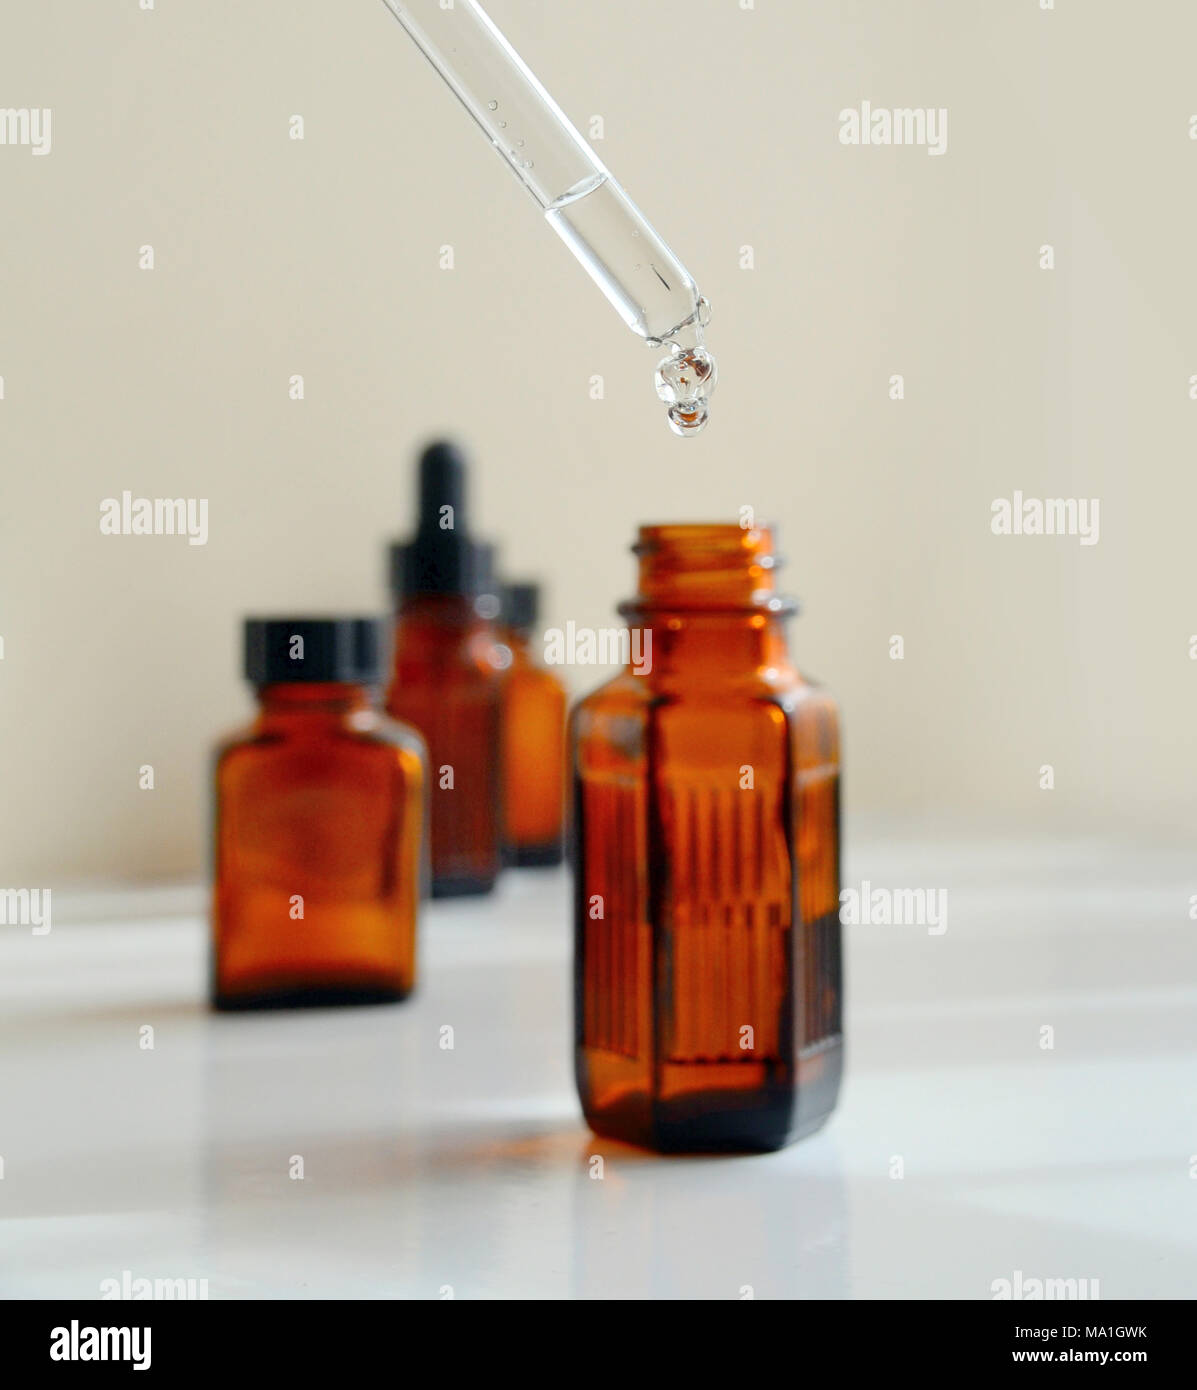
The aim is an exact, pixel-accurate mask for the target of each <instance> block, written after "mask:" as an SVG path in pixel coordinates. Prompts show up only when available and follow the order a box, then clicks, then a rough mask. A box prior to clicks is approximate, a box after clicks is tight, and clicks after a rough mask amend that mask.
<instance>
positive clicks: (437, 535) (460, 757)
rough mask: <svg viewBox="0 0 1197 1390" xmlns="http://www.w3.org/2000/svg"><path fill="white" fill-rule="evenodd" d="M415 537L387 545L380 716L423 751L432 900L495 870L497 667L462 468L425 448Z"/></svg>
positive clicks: (485, 883)
mask: <svg viewBox="0 0 1197 1390" xmlns="http://www.w3.org/2000/svg"><path fill="white" fill-rule="evenodd" d="M419 497H420V504H419V505H420V513H419V523H418V526H417V529H416V534H415V536H414V538H413V539H412V540H411V541H410V542H409V543H407V544H405V545H395V546H392V547H391V591H392V595H393V597H394V600H395V605H396V611H395V637H394V666H393V670H392V676H391V684H390V688H389V689H388V691H387V712H388V713H389V714H392V715H394V716H395V717H396V718H397V719H402V720H405V721H406V722H407V723H409V724H411V725H413V726H414V727H415V728H416V729H418V730H419V731H420V733H421V734H422V735H423V738H424V742H425V743H426V744H427V746H428V762H429V787H430V793H429V796H430V806H431V812H430V821H431V837H430V842H431V855H432V895H433V897H451V896H455V895H457V894H461V893H488V892H490V890H491V889H492V888H493V887H494V883H495V879H496V877H497V876H498V873H499V870H500V868H501V867H502V860H501V853H502V801H501V795H502V780H501V779H502V763H501V759H500V751H499V750H500V737H501V717H502V712H501V699H502V688H503V667H504V665H505V664H506V661H507V657H506V653H505V652H504V651H503V649H502V647H501V645H500V643H499V641H498V637H497V634H496V632H495V628H494V623H493V619H494V617H495V615H496V612H497V609H498V600H497V598H496V596H495V590H496V587H497V586H496V584H495V583H494V579H493V574H492V552H491V547H490V546H488V545H483V544H480V543H478V542H477V541H474V540H472V539H471V538H470V536H469V534H468V532H467V530H466V516H465V465H464V462H463V460H462V458H461V455H460V454H459V453H458V451H457V450H456V449H455V448H454V447H453V446H452V445H450V444H433V445H430V446H429V448H427V449H425V451H424V453H423V455H422V456H421V458H420V469H419Z"/></svg>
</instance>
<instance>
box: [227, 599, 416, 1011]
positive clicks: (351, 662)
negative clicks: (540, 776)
mask: <svg viewBox="0 0 1197 1390" xmlns="http://www.w3.org/2000/svg"><path fill="white" fill-rule="evenodd" d="M380 645H381V643H380V633H379V627H378V624H377V623H375V622H374V621H373V620H372V619H356V618H340V619H268V620H260V619H259V620H250V621H249V622H247V623H246V625H245V668H246V675H247V677H248V679H249V680H250V682H251V683H252V684H253V685H254V686H255V687H256V688H257V691H258V699H259V703H260V709H259V713H258V716H257V719H256V720H255V721H254V723H253V725H252V727H251V728H250V729H249V730H248V731H247V732H245V733H244V734H240V735H237V736H235V737H234V738H231V739H229V740H228V741H227V742H225V743H224V744H223V745H222V746H221V747H220V749H219V750H218V752H217V758H216V777H215V781H216V786H215V818H214V827H213V829H214V872H215V884H214V891H213V950H212V986H211V988H212V1002H213V1003H214V1004H215V1006H216V1007H217V1008H222V1009H236V1008H255V1007H270V1006H281V1005H300V1004H326V1003H370V1002H378V1001H383V1000H390V999H402V998H403V997H404V996H405V995H407V994H408V993H409V992H410V991H411V989H412V988H413V986H414V984H415V979H416V919H417V910H418V905H419V900H420V896H421V889H422V869H423V856H422V840H423V829H424V799H425V777H426V773H425V766H424V749H423V745H422V743H421V741H420V739H419V737H418V736H417V735H416V734H415V732H414V731H413V730H411V729H408V728H405V727H404V726H402V725H399V724H396V723H395V722H394V721H392V720H390V719H387V718H386V717H385V716H384V715H382V714H381V713H379V712H378V710H377V709H376V707H375V704H374V700H373V696H372V689H373V687H374V686H376V685H377V683H378V681H379V677H380V675H381V671H380Z"/></svg>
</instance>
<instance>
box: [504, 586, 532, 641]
mask: <svg viewBox="0 0 1197 1390" xmlns="http://www.w3.org/2000/svg"><path fill="white" fill-rule="evenodd" d="M500 602H501V604H502V608H501V616H502V621H503V622H505V623H506V624H507V626H508V627H513V628H515V629H516V630H517V631H521V632H522V631H525V630H526V629H528V628H530V627H533V626H535V623H536V620H537V618H538V617H539V616H540V585H539V584H525V583H521V584H504V585H503V590H502V593H501V595H500Z"/></svg>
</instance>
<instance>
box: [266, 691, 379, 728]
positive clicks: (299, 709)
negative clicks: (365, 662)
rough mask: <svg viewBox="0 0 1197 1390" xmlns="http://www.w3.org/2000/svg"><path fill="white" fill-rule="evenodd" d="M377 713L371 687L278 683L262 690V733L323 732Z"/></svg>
mask: <svg viewBox="0 0 1197 1390" xmlns="http://www.w3.org/2000/svg"><path fill="white" fill-rule="evenodd" d="M373 709H374V700H373V695H372V692H371V690H370V688H369V687H368V686H364V685H353V684H350V683H348V682H344V681H278V682H275V683H274V684H273V685H264V686H260V687H259V689H258V727H259V728H260V729H266V728H273V729H289V730H302V729H309V730H314V729H319V728H330V727H333V726H335V725H337V724H343V723H345V722H346V721H348V720H352V719H355V718H357V717H359V716H361V715H364V714H369V713H370V712H371V711H372V710H373Z"/></svg>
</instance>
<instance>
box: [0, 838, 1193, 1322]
mask: <svg viewBox="0 0 1197 1390" xmlns="http://www.w3.org/2000/svg"><path fill="white" fill-rule="evenodd" d="M862 878H868V879H869V880H871V882H872V883H873V884H874V885H876V886H886V887H943V888H946V889H947V890H948V919H947V930H946V932H945V933H944V934H943V935H938V936H936V935H931V934H929V933H928V931H927V929H926V928H925V927H892V926H891V927H885V926H872V927H855V928H851V929H850V930H849V931H848V957H847V960H848V971H849V975H848V990H849V1002H848V1009H847V1030H848V1046H849V1062H848V1075H847V1080H846V1084H845V1089H844V1092H843V1094H842V1097H841V1102H840V1106H839V1109H838V1111H837V1112H836V1115H835V1116H834V1118H833V1120H832V1122H831V1123H830V1124H829V1125H828V1126H827V1127H826V1128H825V1129H824V1130H823V1131H822V1132H820V1133H819V1134H817V1135H816V1136H814V1137H812V1138H810V1139H807V1140H805V1141H803V1142H801V1143H799V1144H797V1145H794V1146H793V1147H791V1148H789V1149H786V1150H784V1151H782V1152H780V1153H777V1154H771V1155H766V1156H755V1157H743V1158H710V1159H707V1158H658V1157H655V1156H653V1155H650V1154H645V1153H641V1152H639V1151H637V1150H633V1149H630V1148H625V1147H623V1146H621V1145H619V1144H615V1143H611V1142H609V1141H606V1140H599V1139H596V1138H595V1137H594V1136H592V1135H591V1134H590V1133H589V1131H588V1130H587V1129H586V1127H585V1126H584V1125H583V1123H582V1121H581V1117H580V1114H579V1111H578V1107H577V1103H576V1099H575V1095H574V1090H573V1081H572V1060H571V1024H570V985H569V975H570V949H571V945H570V941H571V927H570V921H569V911H568V892H567V877H566V875H565V873H564V871H562V872H557V871H549V872H545V871H529V872H523V873H519V874H515V873H512V874H508V875H507V876H506V877H505V879H504V881H503V883H502V885H501V887H500V890H499V891H498V893H497V894H495V895H494V896H493V897H491V898H484V899H474V900H461V901H458V902H451V903H439V902H438V903H434V904H431V905H430V906H429V908H428V909H427V910H426V914H425V919H424V927H423V951H422V981H421V987H420V990H419V993H418V996H416V997H414V998H413V999H412V1000H410V1001H408V1002H407V1003H405V1004H401V1005H393V1006H389V1007H374V1008H351V1009H338V1010H320V1011H302V1012H293V1013H266V1014H254V1015H222V1016H214V1015H212V1014H210V1013H208V1012H207V1010H206V1008H205V1005H204V973H205V954H206V947H205V927H204V920H203V911H202V895H201V893H200V892H199V890H197V889H191V890H187V889H183V890H171V891H163V890H155V891H142V892H133V893H124V894H116V895H114V894H111V893H100V894H91V895H87V896H83V897H76V898H74V899H67V898H66V896H65V895H62V894H56V895H55V912H54V926H53V930H52V931H51V932H50V933H49V934H48V935H45V936H34V935H33V934H32V933H31V932H30V930H29V929H28V928H17V927H4V928H2V929H0V1157H2V1158H3V1165H4V1166H3V1178H2V1180H0V1216H3V1218H4V1224H3V1238H2V1240H0V1294H4V1295H7V1296H13V1295H32V1296H39V1297H40V1296H64V1297H94V1296H97V1295H98V1294H99V1292H100V1284H101V1281H102V1280H105V1279H109V1278H117V1279H120V1278H121V1276H122V1271H125V1270H128V1271H130V1275H131V1277H133V1278H150V1279H176V1278H195V1279H206V1280H207V1281H208V1290H209V1294H210V1296H211V1297H213V1298H216V1297H291V1296H295V1297H326V1296H349V1297H363V1296H399V1297H423V1298H436V1297H442V1296H445V1291H446V1290H447V1289H451V1290H452V1292H453V1295H454V1296H456V1297H458V1298H476V1297H523V1296H532V1297H548V1298H557V1297H565V1298H570V1297H581V1298H606V1297H634V1298H639V1297H662V1296H665V1297H668V1296H675V1297H702V1298H740V1297H743V1296H745V1291H746V1290H748V1289H750V1290H751V1291H752V1294H753V1295H754V1296H755V1297H757V1298H779V1297H794V1296H800V1297H802V1296H813V1297H924V1296H932V1297H961V1298H990V1297H992V1296H993V1295H992V1289H993V1287H994V1281H996V1280H1001V1279H1007V1280H1011V1281H1013V1280H1014V1278H1015V1272H1016V1271H1021V1277H1022V1278H1023V1279H1024V1280H1025V1279H1029V1278H1053V1279H1078V1280H1079V1279H1088V1280H1098V1281H1099V1289H1100V1296H1101V1297H1102V1298H1105V1299H1108V1298H1116V1297H1146V1296H1164V1297H1182V1296H1183V1297H1187V1298H1192V1297H1194V1296H1197V1258H1194V1256H1195V1253H1197V1067H1195V1066H1194V1058H1195V1055H1197V984H1195V983H1194V970H1193V962H1194V955H1195V953H1197V922H1192V921H1190V920H1189V896H1190V894H1192V893H1197V865H1195V863H1194V858H1193V856H1192V854H1191V853H1181V852H1179V851H1178V852H1175V853H1171V852H1168V851H1165V850H1160V849H1157V850H1151V851H1143V850H1140V851H1136V852H1132V851H1130V850H1128V849H1125V848H1122V847H1119V846H1117V845H1116V844H1113V843H1103V842H1089V841H1070V842H1064V843H1055V842H1051V841H1048V840H1037V841H1035V842H1033V843H1022V842H1017V841H1005V840H999V841H994V840H981V839H974V840H971V841H969V840H947V841H945V840H944V839H942V838H940V837H936V836H930V835H925V836H921V837H914V836H909V835H908V836H907V837H906V838H902V837H900V836H895V835H893V834H892V833H891V834H889V835H881V834H874V835H873V836H867V835H864V834H858V835H857V836H856V837H855V838H854V839H853V840H852V841H851V843H850V846H849V853H848V856H847V863H846V878H845V881H846V883H847V884H848V885H852V884H859V882H860V880H861V879H862ZM446 1024H448V1025H451V1026H452V1028H453V1030H454V1035H455V1036H454V1040H455V1046H454V1048H453V1050H451V1051H448V1050H444V1049H443V1048H441V1047H440V1046H439V1038H440V1029H441V1028H442V1026H443V1025H446ZM145 1025H149V1026H151V1027H152V1028H153V1030H154V1032H153V1042H154V1046H153V1049H152V1050H149V1049H146V1048H143V1047H142V1046H140V1045H139V1044H140V1039H141V1037H142V1034H141V1029H142V1028H143V1027H144V1026H145ZM1045 1025H1046V1026H1049V1027H1050V1028H1052V1029H1053V1030H1054V1046H1053V1047H1052V1048H1051V1049H1045V1048H1043V1047H1042V1046H1041V1038H1042V1036H1043V1035H1042V1034H1041V1029H1042V1028H1043V1027H1044V1026H1045ZM596 1154H598V1155H601V1156H602V1157H603V1159H604V1163H603V1165H602V1170H603V1175H602V1177H601V1178H595V1177H593V1176H591V1174H592V1172H593V1171H594V1165H593V1164H592V1163H591V1161H590V1160H591V1158H592V1156H593V1155H596ZM296 1155H298V1156H301V1157H302V1160H303V1171H304V1176H303V1178H302V1179H301V1180H296V1179H295V1178H293V1177H291V1176H290V1168H291V1165H292V1159H293V1156H296ZM899 1159H900V1160H901V1165H902V1169H903V1172H904V1175H903V1176H901V1177H896V1176H891V1174H892V1173H895V1172H897V1168H898V1165H897V1162H896V1160H899Z"/></svg>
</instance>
